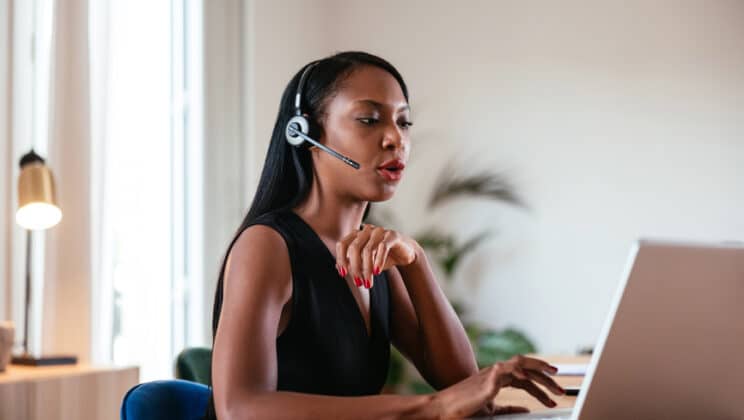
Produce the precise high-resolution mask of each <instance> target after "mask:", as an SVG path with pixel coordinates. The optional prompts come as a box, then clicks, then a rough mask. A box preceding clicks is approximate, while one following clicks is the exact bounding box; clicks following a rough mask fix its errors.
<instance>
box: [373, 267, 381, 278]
mask: <svg viewBox="0 0 744 420" xmlns="http://www.w3.org/2000/svg"><path fill="white" fill-rule="evenodd" d="M372 274H374V275H375V276H378V275H380V267H378V266H375V271H373V272H372Z"/></svg>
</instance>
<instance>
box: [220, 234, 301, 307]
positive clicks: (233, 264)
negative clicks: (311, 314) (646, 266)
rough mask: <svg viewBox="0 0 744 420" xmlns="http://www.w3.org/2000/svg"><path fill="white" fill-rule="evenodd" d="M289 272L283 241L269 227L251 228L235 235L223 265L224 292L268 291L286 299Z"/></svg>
mask: <svg viewBox="0 0 744 420" xmlns="http://www.w3.org/2000/svg"><path fill="white" fill-rule="evenodd" d="M291 273H292V270H291V267H290V260H289V251H288V249H287V244H286V242H284V238H282V236H281V235H280V234H279V232H277V231H276V230H274V229H272V228H271V227H269V226H265V225H253V226H250V227H248V228H247V229H246V230H244V231H243V232H242V233H241V234H240V235H239V236H238V239H237V240H236V241H235V243H234V244H233V247H232V249H231V250H230V253H229V255H228V258H227V264H226V266H225V289H226V290H228V289H233V290H235V289H242V288H243V287H251V288H254V290H255V288H259V289H264V288H268V289H273V290H274V291H279V292H280V294H281V295H284V296H287V297H288V296H289V294H291ZM236 279H248V280H249V281H235V280H236ZM231 283H233V284H232V285H231ZM236 283H237V284H236Z"/></svg>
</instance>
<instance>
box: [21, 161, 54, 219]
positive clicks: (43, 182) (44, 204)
mask: <svg viewBox="0 0 744 420" xmlns="http://www.w3.org/2000/svg"><path fill="white" fill-rule="evenodd" d="M60 220H62V210H60V208H59V207H58V206H57V200H56V195H55V191H54V177H53V176H52V171H51V170H50V169H49V168H48V167H47V166H46V165H45V164H44V160H43V159H42V158H41V157H39V156H38V155H37V154H36V153H34V151H33V150H32V151H31V152H30V153H28V154H26V155H25V156H24V157H23V158H22V159H21V174H20V176H19V177H18V211H17V212H16V223H18V224H19V225H21V226H22V227H24V228H26V229H29V230H38V229H48V228H50V227H52V226H54V225H56V224H57V223H59V221H60Z"/></svg>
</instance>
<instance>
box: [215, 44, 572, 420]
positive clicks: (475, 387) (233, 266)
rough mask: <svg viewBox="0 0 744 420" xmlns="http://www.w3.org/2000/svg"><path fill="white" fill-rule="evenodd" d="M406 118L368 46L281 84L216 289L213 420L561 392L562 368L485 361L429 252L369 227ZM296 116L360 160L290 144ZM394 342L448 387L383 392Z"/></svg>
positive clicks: (442, 412)
mask: <svg viewBox="0 0 744 420" xmlns="http://www.w3.org/2000/svg"><path fill="white" fill-rule="evenodd" d="M303 76H304V77H303ZM301 79H302V82H301ZM296 98H299V100H298V101H297V102H295V101H296ZM409 113H410V108H409V105H408V90H407V88H406V85H405V83H404V82H403V78H402V77H401V75H400V74H399V73H398V71H397V70H396V69H395V68H394V67H393V66H392V65H390V64H389V63H388V62H386V61H385V60H383V59H381V58H379V57H376V56H373V55H370V54H367V53H363V52H344V53H339V54H336V55H333V56H331V57H327V58H325V59H322V60H319V61H316V62H313V63H310V64H309V65H307V66H305V67H303V68H302V69H300V71H298V73H297V74H295V76H294V77H293V78H292V80H291V81H290V82H289V85H287V88H286V89H285V91H284V94H283V95H282V99H281V104H280V106H279V115H278V117H277V120H276V124H275V126H274V131H273V134H272V138H271V144H270V145H269V150H268V153H267V155H266V162H265V164H264V168H263V173H262V174H261V180H260V183H259V186H258V190H257V192H256V196H255V198H254V200H253V204H252V205H251V208H250V210H249V212H248V215H247V216H246V217H245V220H244V221H243V223H242V224H241V226H240V228H239V229H238V232H237V234H236V237H235V239H234V240H233V242H232V243H231V244H230V247H229V249H228V252H227V256H226V258H225V262H224V263H223V266H222V271H221V273H220V277H219V282H218V285H217V292H216V295H215V303H214V319H213V332H214V351H213V356H212V383H213V400H212V401H210V411H211V412H210V413H208V417H214V416H215V415H216V416H218V417H219V418H220V419H249V418H250V419H253V418H256V419H268V418H272V419H274V418H293V419H297V418H309V419H328V418H353V419H365V418H369V419H379V418H409V417H410V418H451V417H463V416H468V415H472V414H476V413H478V414H492V413H496V414H498V413H507V412H517V411H526V410H524V409H523V408H520V407H498V406H497V405H496V404H495V403H494V401H493V399H494V397H495V396H496V394H497V393H498V392H499V389H500V388H502V387H506V386H512V387H518V388H521V389H524V390H525V391H527V392H529V393H530V394H532V395H533V396H535V397H536V398H538V399H539V400H540V401H542V402H543V403H544V404H545V405H546V406H550V407H552V406H554V405H555V402H554V401H552V400H551V399H550V397H549V396H548V395H547V394H546V393H545V392H544V391H543V390H542V389H541V388H539V387H538V386H536V384H541V385H544V386H545V387H546V388H547V389H548V390H549V391H551V392H553V393H555V394H563V392H564V391H563V389H561V387H560V386H558V385H557V384H556V383H555V382H554V381H553V380H552V379H551V378H550V376H548V375H547V374H546V373H555V371H556V369H555V368H554V367H553V366H550V365H548V364H547V363H545V362H543V361H540V360H537V359H532V358H527V357H516V358H513V359H512V360H509V361H508V362H505V363H499V364H496V365H494V366H491V367H488V368H485V369H482V370H480V371H479V370H478V368H477V366H476V362H475V357H474V356H473V350H472V348H471V347H470V343H469V342H468V338H467V336H466V334H465V331H464V330H463V327H462V325H461V324H460V322H459V320H458V318H457V316H456V314H455V312H454V311H453V310H452V308H451V306H450V305H449V302H448V301H447V298H446V297H445V296H444V294H443V293H442V291H441V290H440V288H439V287H438V285H437V281H436V279H435V278H434V276H433V274H432V271H431V267H430V264H429V262H428V261H427V259H426V255H425V254H424V252H423V250H422V248H421V246H419V244H417V243H416V241H414V240H413V239H411V238H409V237H407V236H405V235H403V234H401V233H399V232H395V231H392V230H388V229H385V228H383V227H380V226H373V225H370V224H362V220H363V217H364V216H365V214H366V211H367V209H368V204H369V203H370V202H376V201H384V200H388V199H390V198H391V197H392V196H393V194H394V193H395V190H396V187H397V185H398V182H399V181H400V178H401V176H402V175H403V173H404V170H405V164H406V162H407V161H408V157H409V153H410V150H411V140H410V136H409V128H410V126H411V125H412V123H411V121H410V117H409ZM297 114H301V115H302V116H304V117H306V119H307V121H308V122H309V127H308V133H307V134H308V136H309V137H310V138H312V139H316V140H317V141H319V142H320V143H321V146H326V147H328V148H330V149H333V150H334V151H336V152H338V153H340V154H341V155H343V156H348V157H349V158H350V159H352V160H354V161H355V163H356V164H358V168H354V167H353V166H352V164H350V162H349V161H347V162H344V161H343V160H341V159H339V157H340V156H334V155H332V153H331V152H329V151H328V150H322V149H321V148H320V147H318V146H316V145H312V144H311V142H310V141H308V140H305V141H304V142H303V144H301V145H299V147H298V146H295V145H293V144H290V142H289V140H293V143H296V142H298V141H299V139H302V137H301V136H300V134H297V131H299V130H301V129H302V127H301V124H299V123H298V124H295V123H294V122H295V121H296V120H292V121H293V122H290V119H292V118H293V117H295V116H296V115H297ZM288 124H289V126H290V127H291V128H290V129H288ZM298 136H300V137H299V138H298ZM390 344H392V345H394V346H396V348H397V349H399V350H400V351H401V353H402V354H404V355H405V356H406V357H407V358H408V359H409V360H411V361H412V362H413V363H414V364H415V366H416V368H417V369H418V370H419V371H420V372H421V374H422V375H423V377H424V378H425V379H426V380H427V382H429V383H430V384H431V385H432V386H433V387H434V388H435V389H437V390H438V392H436V393H434V394H431V395H423V396H403V395H380V391H381V389H382V387H383V384H384V382H385V378H386V376H387V369H388V363H389V357H390Z"/></svg>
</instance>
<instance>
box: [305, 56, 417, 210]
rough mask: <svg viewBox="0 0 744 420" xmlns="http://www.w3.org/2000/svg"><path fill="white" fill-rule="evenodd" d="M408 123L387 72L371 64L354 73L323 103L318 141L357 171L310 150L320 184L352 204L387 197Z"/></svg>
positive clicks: (397, 175)
mask: <svg viewBox="0 0 744 420" xmlns="http://www.w3.org/2000/svg"><path fill="white" fill-rule="evenodd" d="M410 123H411V120H410V110H409V108H408V102H407V101H406V98H405V96H403V91H402V90H401V88H400V85H399V84H398V81H397V80H395V78H394V77H393V76H392V75H391V74H390V73H388V72H386V71H385V70H382V69H380V68H378V67H374V66H363V67H359V68H357V69H355V70H354V71H353V72H352V73H351V75H349V76H348V77H347V78H346V79H345V80H344V81H343V82H342V83H341V86H340V89H339V90H338V92H337V94H336V95H335V96H333V97H332V98H331V99H330V100H329V101H328V102H327V103H326V106H325V113H324V116H323V130H322V132H323V134H322V135H321V137H320V142H321V143H323V144H325V145H327V146H329V147H330V148H332V149H335V150H336V151H338V152H339V153H341V154H343V155H346V156H348V157H349V158H351V159H353V160H355V161H357V162H358V163H359V165H360V168H359V169H358V170H357V169H354V168H352V167H351V166H349V165H347V164H345V163H343V162H342V161H340V160H339V159H337V158H335V157H333V156H331V155H329V154H327V153H325V152H323V151H321V150H320V149H318V148H312V151H313V153H312V156H313V164H314V166H315V169H316V172H317V174H318V177H319V179H320V182H321V185H322V186H323V187H324V188H331V189H333V190H334V191H335V192H337V193H340V194H342V195H344V196H347V197H349V198H351V199H355V200H362V201H383V200H388V199H390V198H391V197H392V196H393V193H394V192H395V189H396V187H397V185H398V183H399V182H400V179H401V177H402V176H403V172H404V170H403V167H404V166H405V164H406V163H407V162H408V155H409V153H410V149H411V142H410V139H409V133H408V132H409V126H410Z"/></svg>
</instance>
